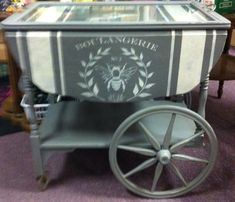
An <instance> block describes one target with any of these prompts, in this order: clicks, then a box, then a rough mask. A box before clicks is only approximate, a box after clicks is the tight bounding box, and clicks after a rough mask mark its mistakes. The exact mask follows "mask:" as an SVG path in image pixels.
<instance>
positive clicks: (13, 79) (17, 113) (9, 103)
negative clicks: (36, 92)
mask: <svg viewBox="0 0 235 202" xmlns="http://www.w3.org/2000/svg"><path fill="white" fill-rule="evenodd" d="M8 70H9V80H10V86H11V91H12V94H11V96H9V97H8V98H7V99H6V100H4V102H3V104H2V110H1V111H2V117H3V118H6V119H8V120H10V121H11V122H12V123H13V124H16V125H19V126H21V127H22V128H23V129H24V130H29V126H28V123H27V120H26V118H25V114H24V111H23V109H22V108H21V107H20V101H21V98H22V94H21V92H20V91H19V88H18V82H19V78H20V75H21V71H20V68H18V66H17V64H16V63H15V61H14V59H13V58H12V56H11V54H10V53H8Z"/></svg>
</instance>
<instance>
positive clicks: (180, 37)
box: [8, 30, 226, 102]
mask: <svg viewBox="0 0 235 202" xmlns="http://www.w3.org/2000/svg"><path fill="white" fill-rule="evenodd" d="M8 36H10V37H9V38H8V39H9V41H10V43H11V44H15V46H16V47H17V51H15V50H13V51H15V53H14V55H16V58H17V59H18V60H19V62H20V64H21V65H20V66H21V67H22V69H23V71H25V70H27V71H28V72H31V76H32V80H33V82H34V83H35V84H36V85H37V86H38V87H40V88H41V89H42V90H44V91H46V92H49V93H58V94H61V95H70V96H74V97H78V98H80V99H85V100H94V101H102V102H126V101H135V100H143V99H151V98H154V97H161V96H170V95H175V94H181V93H186V92H188V91H190V90H191V89H193V88H194V87H195V86H196V85H197V84H199V83H200V81H203V80H204V79H205V78H206V76H207V74H208V72H209V71H210V70H211V68H212V66H213V64H214V63H215V62H216V60H217V59H218V57H219V55H220V53H221V51H222V48H219V47H222V43H224V39H225V37H226V33H225V31H215V30H211V31H205V30H201V31H200V30H198V31H192V30H191V31H189V30H185V31H158V32H135V33H134V32H121V33H120V32H110V33H109V32H108V33H102V32H96V33H92V32H89V33H87V32H85V33H83V32H69V31H67V32H64V31H59V32H56V31H53V32H52V31H47V32H37V31H33V32H16V33H15V34H13V33H10V34H8ZM14 37H15V38H16V40H13V39H14ZM105 51H106V52H105ZM102 54H103V55H102ZM118 60H119V64H118ZM114 61H116V64H115V62H114ZM42 78H44V79H42Z"/></svg>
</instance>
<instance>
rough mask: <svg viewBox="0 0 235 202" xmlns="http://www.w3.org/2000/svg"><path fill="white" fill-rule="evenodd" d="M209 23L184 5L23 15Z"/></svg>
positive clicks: (41, 10)
mask: <svg viewBox="0 0 235 202" xmlns="http://www.w3.org/2000/svg"><path fill="white" fill-rule="evenodd" d="M211 20H212V19H211V18H210V17H208V16H206V15H204V14H203V13H202V12H201V11H199V10H197V9H196V8H194V7H192V6H191V5H189V4H185V5H184V4H183V5H176V4H170V5H157V4H156V5H155V4H152V5H138V4H137V5H136V4H135V5H64V4H63V5H51V6H50V5H47V6H41V7H38V8H37V9H35V10H33V11H32V12H31V13H30V14H28V15H26V16H25V17H24V18H22V19H21V21H27V22H41V23H52V22H77V23H78V24H79V23H86V22H87V23H93V24H95V23H97V24H100V23H101V24H102V23H108V22H112V23H113V22H117V23H120V24H125V23H158V22H164V21H167V22H189V23H190V22H206V21H211Z"/></svg>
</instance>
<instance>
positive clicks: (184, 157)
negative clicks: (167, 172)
mask: <svg viewBox="0 0 235 202" xmlns="http://www.w3.org/2000/svg"><path fill="white" fill-rule="evenodd" d="M172 158H173V159H175V160H183V161H195V162H200V163H209V161H208V160H205V159H201V158H197V157H193V156H188V155H185V154H172Z"/></svg>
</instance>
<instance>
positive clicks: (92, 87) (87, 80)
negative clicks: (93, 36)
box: [77, 47, 111, 100]
mask: <svg viewBox="0 0 235 202" xmlns="http://www.w3.org/2000/svg"><path fill="white" fill-rule="evenodd" d="M110 50H111V47H109V48H106V49H104V50H102V48H99V49H98V50H97V52H96V54H94V55H93V53H90V54H89V60H88V62H85V61H84V60H82V61H81V65H82V67H84V68H85V70H84V72H79V76H80V77H81V78H82V79H83V80H84V82H78V83H77V84H78V86H80V87H81V88H83V89H86V90H87V91H84V92H83V93H81V95H83V96H85V97H97V98H99V99H100V100H104V99H103V98H102V97H100V96H99V95H98V94H99V91H100V90H99V87H98V85H97V83H95V82H94V77H93V76H92V73H93V71H94V68H92V67H93V66H94V65H95V64H96V63H97V61H99V60H100V59H102V58H103V57H104V56H106V55H109V54H110V53H109V51H110Z"/></svg>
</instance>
